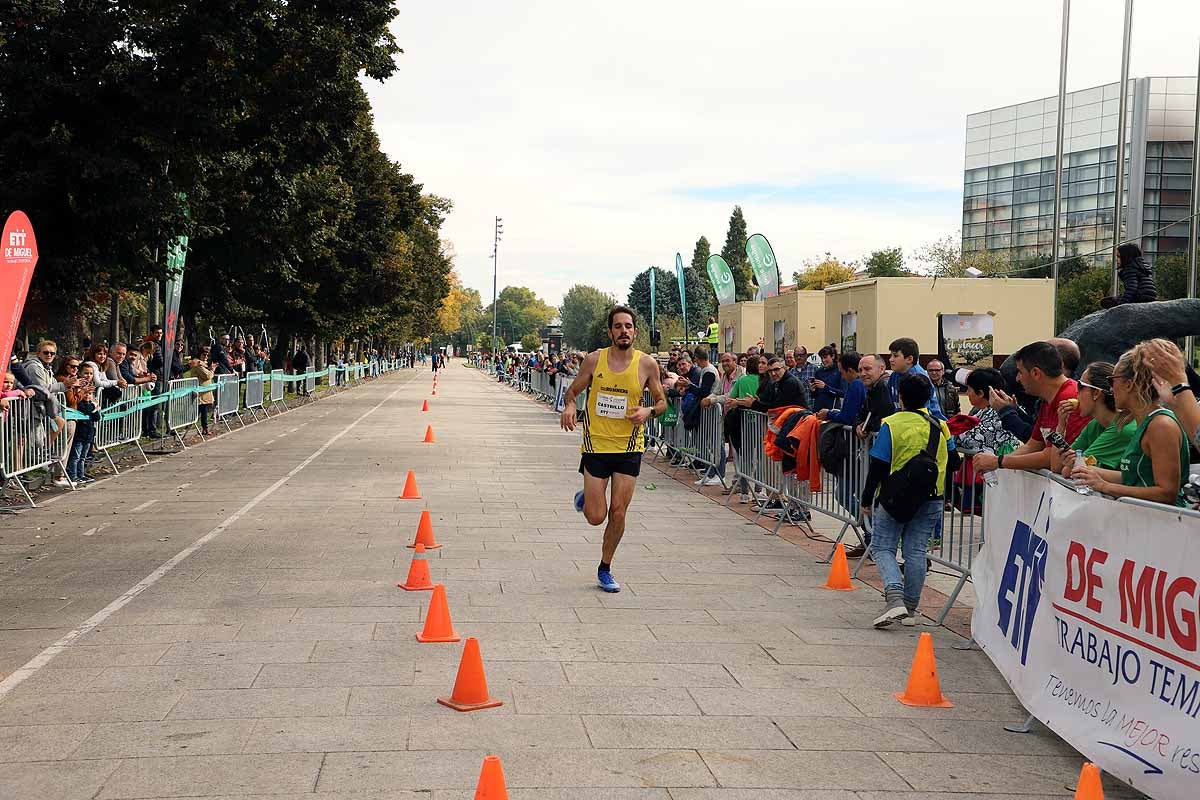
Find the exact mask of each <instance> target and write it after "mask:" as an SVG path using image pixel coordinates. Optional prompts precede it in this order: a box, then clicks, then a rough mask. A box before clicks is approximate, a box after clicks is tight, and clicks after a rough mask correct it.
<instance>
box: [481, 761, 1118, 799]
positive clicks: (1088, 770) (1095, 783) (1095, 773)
mask: <svg viewBox="0 0 1200 800" xmlns="http://www.w3.org/2000/svg"><path fill="white" fill-rule="evenodd" d="M475 796H476V797H478V796H479V795H478V794H476V795H475ZM500 796H501V797H503V795H500ZM1075 800H1104V787H1102V786H1101V785H1100V768H1099V767H1097V766H1096V765H1095V764H1093V763H1092V762H1090V761H1085V762H1083V769H1081V770H1080V771H1079V783H1077V784H1076V785H1075Z"/></svg>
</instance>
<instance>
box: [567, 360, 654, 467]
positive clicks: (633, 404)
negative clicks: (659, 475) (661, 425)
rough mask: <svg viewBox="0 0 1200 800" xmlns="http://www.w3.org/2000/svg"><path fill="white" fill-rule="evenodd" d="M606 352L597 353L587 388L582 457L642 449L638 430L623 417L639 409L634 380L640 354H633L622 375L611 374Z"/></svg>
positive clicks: (642, 439) (639, 386) (638, 389)
mask: <svg viewBox="0 0 1200 800" xmlns="http://www.w3.org/2000/svg"><path fill="white" fill-rule="evenodd" d="M608 351H609V348H607V347H606V348H604V349H603V350H601V351H600V360H599V361H598V362H597V363H596V372H595V374H593V375H592V385H591V386H590V387H588V396H587V406H586V407H585V409H584V415H583V448H582V449H583V452H585V453H641V452H643V451H645V449H646V438H645V435H644V432H643V430H642V426H641V425H634V424H633V423H632V422H630V421H629V420H628V419H626V417H625V415H626V414H628V413H629V412H630V411H633V410H634V409H636V408H638V407H640V406H641V405H642V382H641V381H640V380H638V364H640V363H641V360H642V353H641V352H640V351H638V350H634V351H633V356H632V358H630V360H629V366H628V367H626V368H625V371H624V372H613V370H612V369H611V368H610V367H609V365H608Z"/></svg>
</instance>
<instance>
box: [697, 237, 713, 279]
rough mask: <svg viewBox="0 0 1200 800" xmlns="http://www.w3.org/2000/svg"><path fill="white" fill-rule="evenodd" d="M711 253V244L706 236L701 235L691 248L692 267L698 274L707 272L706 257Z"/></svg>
mask: <svg viewBox="0 0 1200 800" xmlns="http://www.w3.org/2000/svg"><path fill="white" fill-rule="evenodd" d="M711 255H712V246H711V245H710V244H709V243H708V237H706V236H701V237H700V238H699V239H697V240H696V247H695V248H694V249H693V250H692V269H694V270H696V272H697V273H698V274H700V275H707V274H708V257H709V256H711Z"/></svg>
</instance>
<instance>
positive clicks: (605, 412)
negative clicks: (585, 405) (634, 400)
mask: <svg viewBox="0 0 1200 800" xmlns="http://www.w3.org/2000/svg"><path fill="white" fill-rule="evenodd" d="M628 406H629V398H628V397H626V396H625V395H623V394H606V393H605V392H597V393H596V414H598V415H599V416H601V417H608V418H609V419H625V410H626V409H627V408H628Z"/></svg>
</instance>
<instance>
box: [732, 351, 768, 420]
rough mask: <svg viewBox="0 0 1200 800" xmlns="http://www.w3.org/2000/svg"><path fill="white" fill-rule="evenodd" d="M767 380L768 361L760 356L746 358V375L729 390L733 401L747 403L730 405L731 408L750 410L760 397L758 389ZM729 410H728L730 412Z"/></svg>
mask: <svg viewBox="0 0 1200 800" xmlns="http://www.w3.org/2000/svg"><path fill="white" fill-rule="evenodd" d="M766 379H767V360H766V359H765V358H761V357H759V356H747V358H746V374H745V375H743V376H742V377H740V378H738V379H737V380H736V381H734V382H733V386H732V387H731V388H730V389H729V397H730V399H731V400H738V401H742V400H745V401H747V402H738V403H730V404H729V408H730V409H732V408H737V407H738V406H741V407H742V408H749V407H750V404H751V403H752V402H754V398H756V397H758V387H759V386H760V385H762V382H763V381H764V380H766ZM728 410H729V409H726V411H728Z"/></svg>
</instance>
